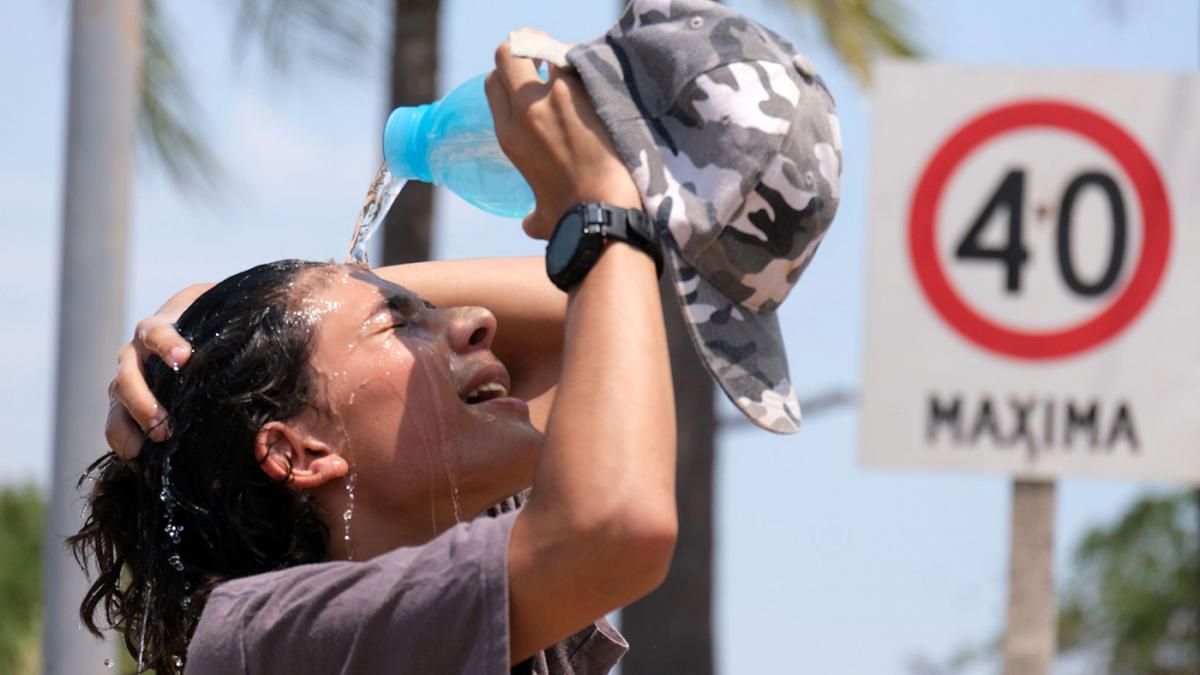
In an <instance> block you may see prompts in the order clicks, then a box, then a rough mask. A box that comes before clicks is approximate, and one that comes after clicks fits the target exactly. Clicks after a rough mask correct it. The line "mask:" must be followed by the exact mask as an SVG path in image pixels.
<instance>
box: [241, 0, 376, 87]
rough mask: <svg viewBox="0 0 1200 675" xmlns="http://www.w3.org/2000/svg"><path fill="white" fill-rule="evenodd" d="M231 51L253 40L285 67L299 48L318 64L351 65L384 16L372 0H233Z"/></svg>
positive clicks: (365, 54)
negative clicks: (235, 8)
mask: <svg viewBox="0 0 1200 675" xmlns="http://www.w3.org/2000/svg"><path fill="white" fill-rule="evenodd" d="M236 4H237V19H236V30H237V34H238V36H239V40H238V41H237V42H236V43H235V45H234V48H235V55H236V56H241V55H244V53H245V50H246V49H247V47H248V46H249V45H250V44H252V43H255V42H257V43H258V44H259V45H260V46H261V47H262V49H263V53H264V54H265V55H266V57H267V62H268V63H269V64H270V65H271V66H272V67H274V68H276V69H277V70H280V71H284V70H287V69H288V68H289V67H290V66H291V65H292V62H293V61H294V60H295V56H296V53H297V52H301V56H303V57H304V58H307V59H309V60H311V61H315V62H317V63H320V64H323V65H326V66H331V67H334V68H340V69H345V68H350V67H353V66H354V65H355V64H360V63H361V62H362V59H363V58H366V57H368V56H370V54H371V49H372V47H373V44H374V39H373V37H374V36H375V35H376V34H377V33H378V30H377V28H376V27H375V26H376V25H377V24H378V23H379V22H380V21H381V20H382V19H384V18H386V17H385V16H384V15H383V14H382V12H381V9H380V7H381V5H385V4H388V3H380V2H376V1H372V0H237V2H236Z"/></svg>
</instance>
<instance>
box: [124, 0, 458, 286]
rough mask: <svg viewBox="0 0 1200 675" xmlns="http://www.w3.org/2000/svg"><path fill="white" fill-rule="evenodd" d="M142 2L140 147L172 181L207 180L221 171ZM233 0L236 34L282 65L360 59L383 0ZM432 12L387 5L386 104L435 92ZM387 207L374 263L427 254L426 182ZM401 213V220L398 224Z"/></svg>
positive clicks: (411, 2)
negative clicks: (304, 59) (379, 255)
mask: <svg viewBox="0 0 1200 675" xmlns="http://www.w3.org/2000/svg"><path fill="white" fill-rule="evenodd" d="M142 1H143V5H144V7H145V10H144V13H143V23H142V28H143V36H144V37H143V40H144V44H145V59H144V61H143V68H142V89H141V109H140V117H139V124H140V131H141V133H142V137H143V140H145V141H146V143H145V147H146V149H147V150H148V151H149V152H150V153H151V154H152V155H153V156H154V157H155V158H156V159H157V160H159V162H160V163H161V164H162V165H163V167H164V168H165V169H166V170H167V172H168V173H169V175H170V176H171V177H172V178H174V179H175V182H176V183H177V184H178V185H180V186H182V187H185V188H189V189H190V188H194V187H196V186H197V185H199V186H201V187H213V186H215V185H216V184H217V183H218V182H219V180H220V177H221V169H220V166H219V163H218V162H217V161H216V160H215V158H213V157H212V155H211V154H210V153H209V152H208V150H207V149H206V147H205V144H204V142H203V139H202V137H201V135H200V133H199V132H198V131H197V130H196V129H195V128H194V126H193V125H194V122H193V120H194V119H195V104H194V102H193V100H192V98H191V95H190V92H189V90H188V88H187V86H186V83H185V81H184V79H183V77H182V73H181V71H180V70H179V68H178V67H177V65H176V60H175V57H174V54H173V52H172V49H171V44H172V41H171V37H170V30H169V27H168V26H167V24H166V21H165V19H164V17H163V15H162V12H161V11H160V9H159V2H160V0H142ZM236 4H237V7H236V10H237V25H238V29H239V32H240V34H241V35H242V37H244V38H251V39H252V40H254V41H257V42H258V43H259V44H260V45H261V46H262V47H263V49H264V51H265V53H266V55H267V57H268V60H269V62H270V63H271V64H272V65H273V66H275V67H276V68H277V69H278V70H279V71H281V72H282V71H285V70H287V69H288V68H289V67H290V66H291V65H292V63H293V62H294V60H295V58H296V52H297V51H303V52H304V54H303V55H304V56H307V57H310V58H312V59H315V60H316V61H318V62H322V63H324V64H326V65H331V66H333V67H342V66H350V65H352V64H354V63H357V62H361V58H362V57H363V56H364V55H365V54H366V52H367V51H368V50H369V47H370V46H371V45H370V36H371V34H372V31H371V26H372V24H373V23H375V22H376V21H377V20H379V19H381V18H382V17H383V16H385V15H386V11H385V10H386V9H387V5H386V4H384V3H382V2H375V1H373V0H346V1H343V2H331V1H330V0H238V2H237V3H236ZM440 16H441V2H440V0H393V2H392V3H391V51H392V58H391V64H392V68H391V74H390V77H389V79H390V84H391V87H390V97H389V105H388V110H392V109H393V108H396V107H397V106H407V105H418V104H421V103H428V102H430V101H432V100H433V99H434V98H435V97H436V95H437V72H438V33H439V18H440ZM249 41H250V40H245V41H243V42H242V43H241V44H243V45H244V44H245V43H246V42H249ZM391 213H392V216H390V217H389V218H388V223H389V226H387V227H385V228H383V230H384V231H383V232H382V233H380V236H381V237H382V239H383V263H384V264H387V265H393V264H398V263H406V262H418V261H421V260H427V259H428V258H429V255H430V242H431V239H432V237H431V228H432V222H433V219H432V218H433V188H432V186H430V185H428V184H425V183H421V182H419V181H411V182H409V183H408V185H406V186H405V188H404V190H403V191H402V192H401V193H400V196H399V197H398V198H397V199H396V203H395V206H394V208H393V209H392V211H391ZM401 214H403V215H401ZM400 218H403V225H401V224H400V223H399V222H397V221H398V220H399V219H400Z"/></svg>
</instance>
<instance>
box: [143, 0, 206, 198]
mask: <svg viewBox="0 0 1200 675" xmlns="http://www.w3.org/2000/svg"><path fill="white" fill-rule="evenodd" d="M161 9H162V8H161V7H160V5H159V0H143V2H142V49H143V51H142V72H141V92H140V96H141V101H140V105H139V110H138V135H139V137H140V140H141V141H142V143H141V148H142V149H143V151H145V152H146V153H147V154H148V155H150V157H151V158H152V159H154V160H157V161H158V162H160V163H161V164H162V166H163V168H164V169H166V171H167V174H168V175H169V176H170V178H171V180H172V182H174V183H175V185H176V186H178V187H180V188H182V189H185V190H188V189H194V188H196V187H200V186H202V187H205V188H208V189H210V190H214V189H216V188H217V187H218V186H219V184H220V182H221V180H222V175H223V171H222V169H221V167H220V165H219V163H218V162H217V160H216V158H215V157H213V155H212V154H211V153H210V152H209V150H208V147H207V145H206V144H205V141H204V137H203V135H202V133H201V131H200V130H199V129H198V128H197V127H196V126H195V125H196V121H195V120H196V119H197V118H198V117H199V109H198V107H197V105H196V102H195V99H194V98H193V96H192V93H191V89H190V88H189V86H188V83H187V80H186V79H185V77H184V75H183V72H182V71H181V70H180V68H179V64H178V62H177V60H176V58H175V55H174V51H173V49H172V46H171V45H172V40H171V35H170V31H169V28H168V26H167V23H166V19H165V17H164V16H163V14H162V11H161Z"/></svg>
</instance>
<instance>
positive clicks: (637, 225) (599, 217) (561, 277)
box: [546, 202, 663, 291]
mask: <svg viewBox="0 0 1200 675" xmlns="http://www.w3.org/2000/svg"><path fill="white" fill-rule="evenodd" d="M609 239H615V240H617V241H623V242H626V243H628V244H630V245H632V246H634V247H636V248H639V249H641V250H643V251H645V252H646V253H647V254H648V255H649V256H650V257H651V258H653V259H654V268H655V269H656V270H657V272H658V275H659V276H660V277H661V276H662V266H663V259H662V251H661V250H659V247H658V237H657V236H656V235H655V233H654V227H653V226H652V225H651V223H650V219H649V218H647V217H646V214H645V213H643V212H642V211H639V210H637V209H623V208H620V207H617V206H609V205H608V204H599V203H596V202H585V203H583V204H576V205H575V206H572V207H571V208H569V209H567V212H566V213H565V214H563V217H562V218H561V219H559V221H558V225H556V226H555V228H554V234H553V235H551V236H550V242H549V243H548V244H546V274H547V275H548V276H549V277H550V281H553V282H554V285H555V286H558V287H559V288H561V289H562V290H564V291H566V290H569V289H570V288H571V287H573V286H575V285H576V284H578V283H579V282H581V281H583V278H584V277H585V276H587V273H588V272H589V271H590V270H591V269H592V265H595V264H596V260H598V259H599V258H600V254H601V253H602V252H603V251H604V243H605V241H607V240H609Z"/></svg>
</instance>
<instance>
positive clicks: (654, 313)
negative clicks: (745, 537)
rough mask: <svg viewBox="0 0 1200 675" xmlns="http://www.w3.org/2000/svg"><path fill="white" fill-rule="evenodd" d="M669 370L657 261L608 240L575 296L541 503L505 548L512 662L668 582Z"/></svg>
mask: <svg viewBox="0 0 1200 675" xmlns="http://www.w3.org/2000/svg"><path fill="white" fill-rule="evenodd" d="M669 363H670V361H669V359H668V356H667V345H666V336H665V334H664V331H663V319H662V308H661V306H660V302H659V295H658V284H657V282H656V280H655V270H654V263H653V261H651V260H650V258H649V257H648V256H646V255H645V254H644V253H642V252H640V251H637V250H635V249H633V248H631V247H628V246H626V245H625V244H611V245H610V246H609V248H608V249H607V250H606V252H605V253H604V254H603V255H602V256H601V258H600V260H599V262H597V264H596V266H595V267H593V268H592V270H591V271H590V272H589V273H588V276H587V278H586V279H585V280H584V282H583V283H582V284H581V285H580V287H579V288H578V290H576V291H574V292H573V293H572V297H571V300H570V304H569V307H568V310H567V323H566V350H565V353H564V358H563V377H562V381H561V382H560V385H559V391H558V397H557V401H556V403H555V407H554V411H553V412H552V414H551V417H550V424H549V429H548V431H547V434H546V440H545V443H544V445H543V450H542V453H541V455H540V457H539V460H538V465H537V469H536V472H535V476H534V483H533V498H532V499H531V500H530V503H529V505H528V506H527V507H526V509H525V511H524V513H522V515H521V518H519V519H518V520H517V523H516V524H515V526H514V529H513V534H512V540H511V542H510V544H509V566H510V567H509V569H510V594H511V607H512V612H513V622H512V625H513V629H512V630H513V634H512V640H513V642H512V644H513V650H514V652H513V657H514V658H520V657H523V656H525V655H527V654H528V652H529V650H530V648H540V647H542V646H544V644H547V643H548V642H546V641H545V639H544V638H545V636H550V637H552V638H553V639H560V638H561V637H563V636H565V635H566V634H568V633H569V632H570V631H573V630H578V629H579V628H580V627H581V626H583V625H586V623H588V622H590V621H594V620H595V619H596V617H598V616H602V615H603V614H605V613H606V612H610V611H612V610H614V609H616V608H618V607H621V606H623V605H625V604H628V603H629V602H632V601H634V600H636V599H637V598H639V597H641V596H642V595H644V594H646V593H648V592H649V591H650V590H652V589H653V588H654V587H655V586H657V585H658V584H659V583H661V581H662V579H663V577H664V576H665V574H666V571H667V568H668V566H669V564H670V560H671V555H672V552H673V550H674V544H675V536H676V531H677V527H678V525H677V521H676V513H675V407H674V393H673V390H672V386H671V373H670V366H669ZM527 568H535V569H536V570H537V574H536V575H524V574H521V573H520V570H523V569H527ZM546 595H549V596H552V597H554V598H556V599H557V601H556V602H544V601H539V600H538V597H539V596H546ZM536 636H542V639H541V640H539V639H537V637H536Z"/></svg>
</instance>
